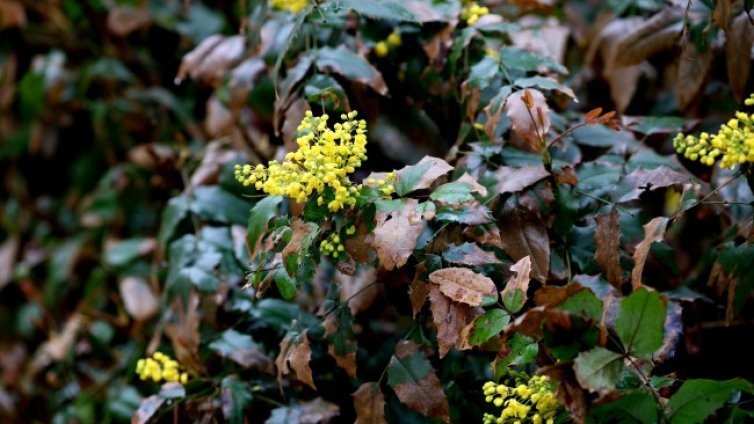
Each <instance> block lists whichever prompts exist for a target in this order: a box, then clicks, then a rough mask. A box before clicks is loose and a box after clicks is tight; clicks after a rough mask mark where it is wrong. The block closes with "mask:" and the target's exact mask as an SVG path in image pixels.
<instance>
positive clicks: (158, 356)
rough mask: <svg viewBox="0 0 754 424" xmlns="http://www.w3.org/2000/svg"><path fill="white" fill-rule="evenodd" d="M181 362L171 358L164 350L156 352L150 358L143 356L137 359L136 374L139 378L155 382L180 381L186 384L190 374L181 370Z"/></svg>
mask: <svg viewBox="0 0 754 424" xmlns="http://www.w3.org/2000/svg"><path fill="white" fill-rule="evenodd" d="M180 368H181V366H180V364H179V363H178V361H176V360H175V359H172V358H170V357H169V356H168V355H165V354H164V353H162V352H155V353H153V354H152V357H150V358H142V359H139V360H138V361H136V374H138V375H139V378H140V379H142V380H144V381H147V380H152V381H154V382H155V383H159V382H160V381H163V380H164V381H169V382H178V381H180V382H181V384H186V383H187V382H188V374H187V373H185V372H183V373H181V372H180Z"/></svg>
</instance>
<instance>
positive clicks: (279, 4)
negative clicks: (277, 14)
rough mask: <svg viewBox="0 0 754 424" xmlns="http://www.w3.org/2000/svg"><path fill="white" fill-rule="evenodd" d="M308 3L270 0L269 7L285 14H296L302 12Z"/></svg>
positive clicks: (297, 0)
mask: <svg viewBox="0 0 754 424" xmlns="http://www.w3.org/2000/svg"><path fill="white" fill-rule="evenodd" d="M309 3H310V0H270V7H272V8H273V9H278V10H284V11H286V12H291V13H298V12H300V11H302V10H304V8H306V6H308V5H309Z"/></svg>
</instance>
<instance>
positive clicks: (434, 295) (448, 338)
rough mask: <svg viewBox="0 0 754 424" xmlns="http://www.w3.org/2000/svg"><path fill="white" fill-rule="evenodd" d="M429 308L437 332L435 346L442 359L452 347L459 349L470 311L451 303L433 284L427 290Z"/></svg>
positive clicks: (462, 305)
mask: <svg viewBox="0 0 754 424" xmlns="http://www.w3.org/2000/svg"><path fill="white" fill-rule="evenodd" d="M429 306H430V310H431V311H432V321H433V322H434V324H435V329H436V330H437V345H438V348H439V355H440V359H442V358H443V357H444V356H445V355H446V354H447V353H448V351H449V350H450V349H451V348H452V347H456V348H457V349H458V350H460V349H461V344H460V343H459V342H461V341H462V340H461V338H460V336H461V333H462V331H463V329H464V327H466V324H467V321H468V320H469V316H470V315H471V314H472V310H471V307H470V306H468V305H464V304H462V303H455V302H451V301H450V299H448V298H447V297H446V296H445V295H444V294H443V293H442V292H441V291H440V289H439V288H438V287H437V286H436V285H434V284H433V285H431V288H430V290H429Z"/></svg>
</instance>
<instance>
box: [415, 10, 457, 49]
mask: <svg viewBox="0 0 754 424" xmlns="http://www.w3.org/2000/svg"><path fill="white" fill-rule="evenodd" d="M414 3H415V4H416V3H418V2H414ZM456 25H457V21H456V22H451V23H450V24H448V25H446V26H445V28H443V29H441V30H440V31H438V32H437V33H435V35H434V36H433V37H432V38H430V39H429V41H427V42H426V43H424V45H423V46H422V48H423V49H424V53H426V54H427V58H428V59H429V63H435V62H437V61H438V59H441V60H442V59H444V58H445V57H447V56H446V55H445V53H447V52H448V51H449V50H450V48H451V47H453V32H454V30H455V28H456Z"/></svg>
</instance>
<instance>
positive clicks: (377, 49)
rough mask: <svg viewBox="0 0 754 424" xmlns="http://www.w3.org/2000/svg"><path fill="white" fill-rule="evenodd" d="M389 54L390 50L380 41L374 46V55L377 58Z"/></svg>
mask: <svg viewBox="0 0 754 424" xmlns="http://www.w3.org/2000/svg"><path fill="white" fill-rule="evenodd" d="M389 52H390V48H389V47H388V45H387V43H386V42H384V41H380V42H378V43H377V44H375V45H374V54H376V55H377V57H385V56H387V54H388V53H389Z"/></svg>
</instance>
